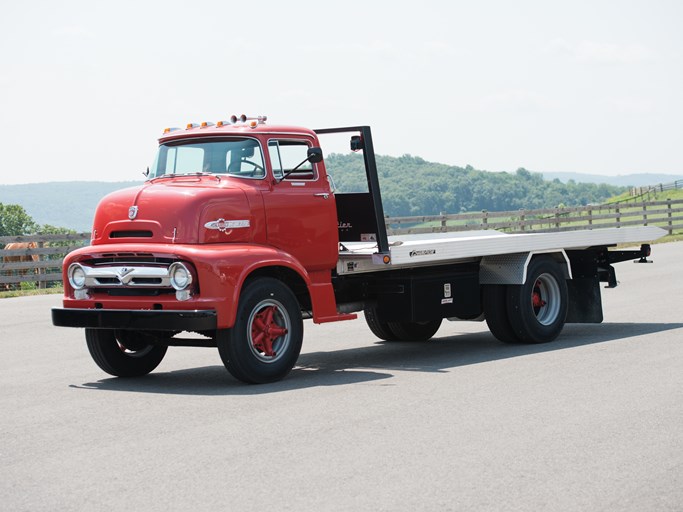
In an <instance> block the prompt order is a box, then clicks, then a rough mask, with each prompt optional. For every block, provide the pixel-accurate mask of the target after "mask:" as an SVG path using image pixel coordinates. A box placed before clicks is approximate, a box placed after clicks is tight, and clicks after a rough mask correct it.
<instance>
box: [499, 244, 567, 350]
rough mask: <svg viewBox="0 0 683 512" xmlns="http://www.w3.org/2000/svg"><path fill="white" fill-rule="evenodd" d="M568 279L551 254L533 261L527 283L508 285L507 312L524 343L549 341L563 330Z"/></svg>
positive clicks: (514, 329) (513, 327)
mask: <svg viewBox="0 0 683 512" xmlns="http://www.w3.org/2000/svg"><path fill="white" fill-rule="evenodd" d="M567 297H568V293H567V281H566V280H565V277H564V275H563V273H562V271H561V269H560V266H559V265H558V263H557V262H556V261H555V260H553V259H552V258H551V257H550V256H541V257H537V258H534V259H532V260H531V263H530V264H529V267H528V268H527V279H526V283H525V284H523V285H509V286H508V287H507V313H508V319H509V321H510V326H511V327H512V329H513V331H514V333H515V335H516V336H517V337H518V338H519V339H520V341H522V342H523V343H547V342H549V341H552V340H554V339H555V338H557V337H558V336H559V335H560V332H562V328H563V327H564V323H565V320H566V318H567V306H568V298H567Z"/></svg>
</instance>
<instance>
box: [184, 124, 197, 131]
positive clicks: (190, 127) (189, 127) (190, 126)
mask: <svg viewBox="0 0 683 512" xmlns="http://www.w3.org/2000/svg"><path fill="white" fill-rule="evenodd" d="M198 127H199V125H198V124H197V123H187V126H186V127H185V129H186V130H191V129H192V128H198Z"/></svg>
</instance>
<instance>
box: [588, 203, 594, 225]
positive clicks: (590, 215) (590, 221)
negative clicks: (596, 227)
mask: <svg viewBox="0 0 683 512" xmlns="http://www.w3.org/2000/svg"><path fill="white" fill-rule="evenodd" d="M588 225H589V226H590V227H591V229H592V228H593V208H588Z"/></svg>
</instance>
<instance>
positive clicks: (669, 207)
mask: <svg viewBox="0 0 683 512" xmlns="http://www.w3.org/2000/svg"><path fill="white" fill-rule="evenodd" d="M666 208H667V210H668V212H667V216H668V217H669V235H673V234H674V228H673V220H672V218H671V198H669V199H667V200H666Z"/></svg>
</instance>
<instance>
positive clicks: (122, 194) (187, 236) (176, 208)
mask: <svg viewBox="0 0 683 512" xmlns="http://www.w3.org/2000/svg"><path fill="white" fill-rule="evenodd" d="M131 217H132V218H131ZM219 219H224V220H241V221H250V225H253V223H254V219H253V218H252V213H251V209H250V207H249V201H248V200H247V197H246V194H245V192H244V191H243V190H242V189H241V188H240V187H239V186H238V184H237V183H235V182H234V181H232V180H229V179H224V180H218V179H217V178H216V177H214V176H178V177H175V178H167V179H157V180H152V181H148V182H147V183H145V184H143V185H141V186H139V187H133V188H127V189H123V190H119V191H117V192H113V193H111V194H109V195H107V196H106V197H104V198H103V199H102V200H101V201H100V203H99V205H98V206H97V211H96V212H95V221H94V223H93V230H94V232H95V237H94V239H93V241H92V244H93V245H98V244H108V243H115V242H131V241H134V242H143V243H144V242H154V243H184V244H196V243H203V242H218V241H221V242H238V241H245V240H248V239H249V238H250V237H249V232H250V228H248V227H247V228H240V229H235V230H233V231H232V232H231V233H228V234H227V235H228V236H225V235H226V233H225V232H223V235H224V236H220V237H219V236H217V235H218V234H219V233H218V231H217V230H216V229H215V228H214V229H210V228H207V227H206V224H207V223H210V222H214V221H218V220H219Z"/></svg>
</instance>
